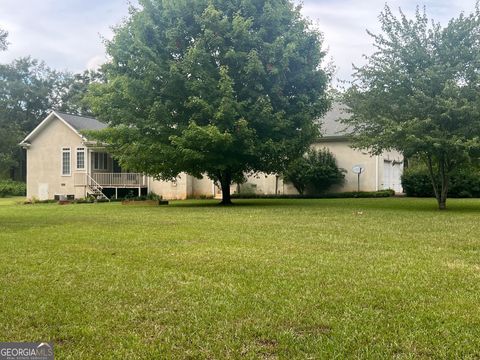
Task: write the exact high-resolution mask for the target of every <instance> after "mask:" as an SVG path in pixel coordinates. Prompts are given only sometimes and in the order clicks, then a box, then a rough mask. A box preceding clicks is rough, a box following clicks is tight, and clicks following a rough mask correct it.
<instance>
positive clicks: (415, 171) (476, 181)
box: [402, 168, 480, 198]
mask: <svg viewBox="0 0 480 360" xmlns="http://www.w3.org/2000/svg"><path fill="white" fill-rule="evenodd" d="M402 185H403V190H404V191H405V193H406V194H407V196H412V197H434V196H435V195H434V192H433V187H432V182H431V180H430V176H429V175H428V171H427V169H425V168H410V169H405V172H404V174H403V176H402ZM448 196H450V197H453V198H479V197H480V171H479V170H476V169H463V170H460V171H458V172H457V173H455V174H454V175H453V176H452V177H451V179H450V188H449V192H448Z"/></svg>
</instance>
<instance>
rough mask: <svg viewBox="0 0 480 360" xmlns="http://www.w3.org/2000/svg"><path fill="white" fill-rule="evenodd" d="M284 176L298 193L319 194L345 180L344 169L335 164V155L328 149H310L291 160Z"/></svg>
mask: <svg viewBox="0 0 480 360" xmlns="http://www.w3.org/2000/svg"><path fill="white" fill-rule="evenodd" d="M284 178H285V180H286V181H288V182H290V183H292V184H293V186H294V187H295V188H296V189H297V190H298V192H299V193H300V194H304V193H308V194H321V193H324V192H326V191H327V190H328V189H330V188H331V187H332V186H334V185H341V184H342V183H343V182H344V180H345V170H344V169H340V168H339V167H338V166H337V161H336V160H335V156H334V155H333V154H332V153H331V152H330V151H329V150H328V149H325V148H324V149H321V150H314V149H310V150H309V151H308V152H307V154H305V156H303V157H301V158H299V159H297V160H294V161H292V162H291V163H290V164H289V166H288V168H287V170H286V171H285V174H284Z"/></svg>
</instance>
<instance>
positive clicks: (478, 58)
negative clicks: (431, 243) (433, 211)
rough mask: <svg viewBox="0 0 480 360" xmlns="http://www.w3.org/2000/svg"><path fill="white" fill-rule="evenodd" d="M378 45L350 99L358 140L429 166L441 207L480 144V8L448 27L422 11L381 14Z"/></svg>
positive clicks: (360, 71) (357, 76)
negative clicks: (452, 181)
mask: <svg viewBox="0 0 480 360" xmlns="http://www.w3.org/2000/svg"><path fill="white" fill-rule="evenodd" d="M380 23H381V27H382V32H381V33H380V34H370V35H371V36H372V37H373V40H374V46H375V48H376V51H375V52H374V53H373V54H372V55H370V56H367V57H366V65H364V66H362V67H359V68H356V72H355V74H354V83H353V86H352V87H351V89H350V90H349V91H348V93H347V95H346V97H345V101H346V103H347V104H348V105H349V106H350V108H351V111H352V117H351V118H350V119H348V120H345V122H346V123H348V124H349V125H351V126H352V127H353V128H354V134H355V145H356V146H357V147H360V148H369V149H370V150H371V151H372V153H377V154H378V153H381V152H382V151H384V150H389V149H395V150H398V151H400V152H402V153H404V154H405V156H406V157H407V158H408V157H412V156H415V157H418V158H420V159H422V161H424V162H425V165H426V166H427V168H428V171H429V174H430V179H431V182H432V186H433V190H434V193H435V196H436V198H437V201H438V206H439V208H440V209H445V208H446V201H447V195H448V189H449V183H450V177H451V175H452V174H453V173H455V172H456V171H457V170H458V169H459V168H460V167H461V166H463V164H465V163H466V162H469V161H470V159H472V158H475V157H478V150H479V148H480V141H479V137H480V87H479V84H480V40H479V39H480V11H479V6H478V4H477V6H476V9H475V11H474V12H473V13H472V14H469V15H464V14H461V15H460V16H458V17H457V18H455V19H452V20H450V22H449V23H448V24H447V25H446V26H445V27H441V26H440V25H439V24H438V23H434V22H431V21H430V20H429V19H428V18H427V16H426V14H425V11H424V12H421V11H420V10H419V9H417V12H416V15H415V16H414V17H413V18H411V19H410V18H407V17H406V16H405V15H404V14H403V13H402V12H400V16H398V17H397V16H395V15H394V14H393V13H392V11H391V10H390V8H389V7H388V6H386V7H385V10H384V11H383V12H382V14H381V15H380Z"/></svg>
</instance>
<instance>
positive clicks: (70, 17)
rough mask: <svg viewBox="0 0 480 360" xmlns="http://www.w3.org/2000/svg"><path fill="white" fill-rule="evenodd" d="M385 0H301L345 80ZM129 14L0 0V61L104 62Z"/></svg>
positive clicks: (82, 5)
mask: <svg viewBox="0 0 480 360" xmlns="http://www.w3.org/2000/svg"><path fill="white" fill-rule="evenodd" d="M387 2H388V4H389V5H391V7H392V8H394V9H398V7H401V8H402V10H404V12H406V13H407V14H411V13H413V12H414V10H415V7H416V5H417V4H418V5H420V6H424V5H425V6H426V7H427V12H428V14H429V16H430V17H432V18H434V19H435V20H437V21H440V22H441V23H442V24H446V23H447V21H448V19H450V18H451V17H454V16H457V15H458V14H459V13H460V12H461V11H466V12H470V11H472V10H473V8H474V3H475V1H474V0H423V1H421V0H418V1H415V0H403V1H402V0H391V1H387ZM384 4H385V1H384V0H368V1H365V0H330V1H327V0H304V9H303V12H304V14H305V15H306V16H308V17H309V18H310V19H311V20H312V21H313V22H314V23H315V24H316V26H318V27H319V28H320V30H322V31H323V33H324V36H325V46H326V48H328V49H329V55H328V56H329V58H331V59H332V60H333V62H334V64H335V65H336V67H337V74H336V76H337V78H339V79H342V80H348V79H349V78H350V74H351V72H352V66H351V64H352V63H355V64H357V65H359V64H361V63H362V55H363V54H369V53H371V51H372V48H371V39H370V37H369V36H368V35H367V33H366V29H369V30H373V31H376V30H378V20H377V17H378V14H379V13H380V11H381V10H382V9H383V6H384ZM127 14H128V3H127V1H126V0H0V27H1V28H4V29H6V30H8V31H9V33H10V36H9V41H10V43H11V45H10V47H9V50H8V51H7V52H4V53H0V63H5V62H8V61H11V60H12V59H14V58H17V57H21V56H28V55H31V56H33V57H35V58H39V59H43V60H45V61H46V62H47V64H48V65H50V66H51V67H54V68H57V69H60V70H70V71H75V72H78V71H83V70H84V69H86V68H94V67H96V66H97V65H98V64H100V63H102V62H104V61H105V59H106V58H105V51H104V46H103V43H102V37H105V38H110V37H111V36H112V31H111V30H110V27H111V26H112V25H115V24H118V23H119V22H120V21H121V19H122V18H124V17H125V16H127Z"/></svg>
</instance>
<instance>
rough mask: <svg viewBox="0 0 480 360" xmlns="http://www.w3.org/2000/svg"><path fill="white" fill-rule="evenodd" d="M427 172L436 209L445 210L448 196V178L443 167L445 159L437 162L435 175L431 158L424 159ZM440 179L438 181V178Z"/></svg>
mask: <svg viewBox="0 0 480 360" xmlns="http://www.w3.org/2000/svg"><path fill="white" fill-rule="evenodd" d="M426 163H427V168H428V172H429V174H430V180H431V181H432V186H433V191H434V193H435V198H436V199H437V203H438V209H439V210H446V209H447V196H448V187H449V183H450V181H449V176H448V173H447V169H446V166H445V159H440V160H439V161H438V172H437V174H435V171H434V170H433V163H432V158H431V156H427V158H426ZM439 177H440V181H439V179H438V178H439Z"/></svg>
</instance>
